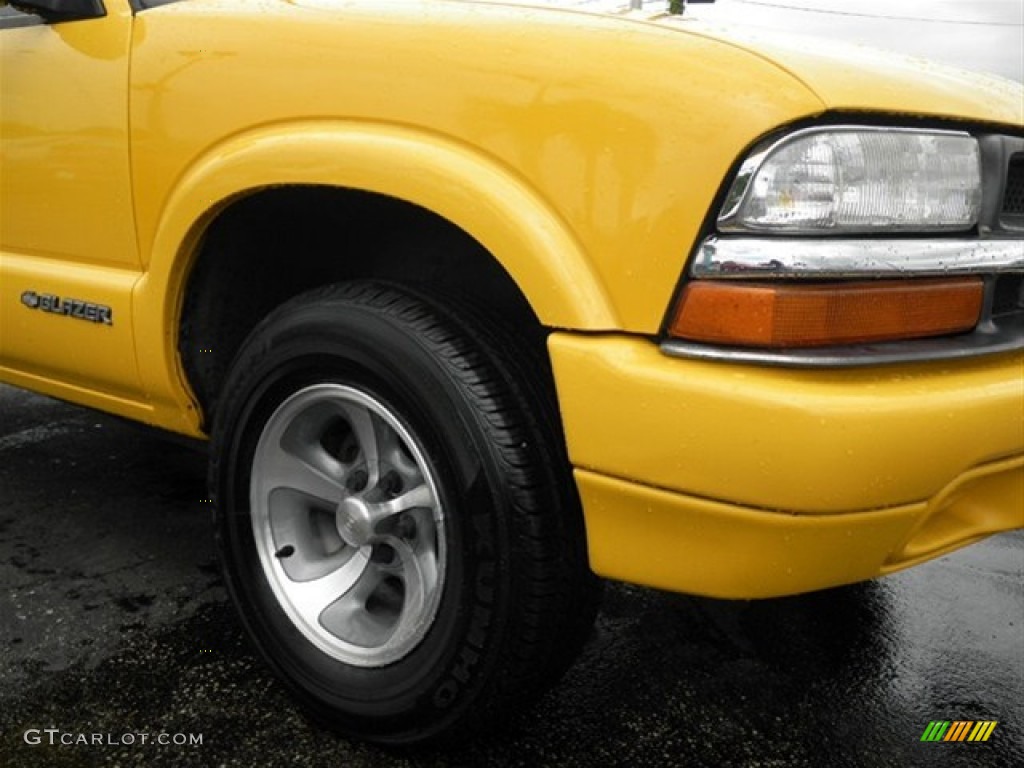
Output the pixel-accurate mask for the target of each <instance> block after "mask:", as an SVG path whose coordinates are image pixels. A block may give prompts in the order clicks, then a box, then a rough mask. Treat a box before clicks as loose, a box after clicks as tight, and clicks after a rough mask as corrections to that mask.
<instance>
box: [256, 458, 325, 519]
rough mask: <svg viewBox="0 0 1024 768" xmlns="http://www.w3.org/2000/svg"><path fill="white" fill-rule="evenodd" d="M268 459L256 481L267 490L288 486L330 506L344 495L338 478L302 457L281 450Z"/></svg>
mask: <svg viewBox="0 0 1024 768" xmlns="http://www.w3.org/2000/svg"><path fill="white" fill-rule="evenodd" d="M268 458H269V460H268V461H266V462H265V463H264V464H263V466H262V470H263V476H262V477H260V478H258V480H257V482H259V483H260V484H261V485H262V487H263V489H264V490H265V492H267V493H269V492H270V491H273V490H275V489H277V488H291V489H292V490H295V491H298V492H299V493H302V494H305V495H306V496H310V497H312V498H314V499H320V500H321V501H325V502H327V503H329V504H331V505H332V506H333V505H335V504H337V503H338V501H339V500H340V499H341V498H342V496H343V495H344V494H345V486H344V485H343V484H342V482H341V481H340V480H336V479H335V478H333V477H331V476H330V475H328V474H327V473H326V472H325V471H324V470H323V469H321V468H320V467H317V466H315V465H314V464H312V463H311V462H309V461H307V460H305V459H303V458H300V457H298V456H296V455H294V454H292V453H289V452H288V451H285V450H282V449H278V450H276V451H274V452H273V454H272V455H271V456H270V457H268Z"/></svg>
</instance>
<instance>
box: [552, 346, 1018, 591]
mask: <svg viewBox="0 0 1024 768" xmlns="http://www.w3.org/2000/svg"><path fill="white" fill-rule="evenodd" d="M549 348H550V350H551V356H552V360H553V362H554V367H555V378H556V380H557V382H558V391H559V397H560V404H561V409H562V415H563V420H564V421H563V423H564V426H565V430H566V438H567V441H568V444H569V450H570V459H571V460H572V463H573V465H574V466H575V467H576V468H577V471H576V477H577V484H578V485H579V487H580V492H581V495H582V497H583V500H584V509H585V510H586V515H587V534H588V543H589V551H590V556H591V562H592V565H593V567H594V568H595V570H596V571H597V572H598V573H601V574H603V575H605V576H609V577H613V578H618V579H623V580H626V581H631V582H637V583H642V584H647V585H650V586H656V587H663V588H669V589H676V590H682V591H686V592H693V593H700V594H706V595H712V596H718V597H755V596H759V597H766V596H770V595H781V594H787V593H791V592H800V591H806V590H809V589H819V588H822V587H826V586H834V585H837V584H845V583H850V582H854V581H859V580H863V579H867V578H872V577H875V576H879V575H883V574H885V573H888V572H891V571H893V570H897V569H898V568H901V567H906V566H908V565H912V564H914V563H916V562H920V561H921V560H924V559H927V558H930V557H935V556H937V555H939V554H942V553H944V552H947V551H949V550H951V549H954V548H956V547H958V546H963V545H965V544H968V543H970V542H972V541H975V540H977V539H978V538H979V537H981V536H984V535H988V534H991V533H995V532H998V531H1004V530H1010V529H1013V528H1020V527H1024V356H1022V355H1021V354H1019V353H1018V354H1009V355H1000V356H993V357H991V358H985V359H982V360H974V361H960V362H956V363H951V362H946V363H929V364H924V365H922V364H917V365H904V366H885V367H882V368H877V369H863V370H843V371H792V370H786V369H778V368H762V367H757V366H744V365H728V364H725V365H723V364H722V363H718V362H704V361H698V360H679V359H672V358H668V357H666V356H665V355H663V354H661V353H660V351H659V350H658V348H657V346H656V345H654V344H652V343H650V342H648V341H645V340H639V339H636V338H626V337H601V336H598V337H589V338H581V337H578V336H574V335H570V334H555V335H554V336H552V337H551V339H550V341H549ZM626 392H628V393H629V395H628V397H627V396H624V393H626Z"/></svg>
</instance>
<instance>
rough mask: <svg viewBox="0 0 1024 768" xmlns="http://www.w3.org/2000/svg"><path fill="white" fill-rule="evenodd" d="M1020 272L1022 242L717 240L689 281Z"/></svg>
mask: <svg viewBox="0 0 1024 768" xmlns="http://www.w3.org/2000/svg"><path fill="white" fill-rule="evenodd" d="M1015 271H1024V239H1016V238H1014V239H992V240H976V239H967V238H958V239H952V238H928V239H917V238H913V239H912V238H884V239H881V238H879V239H876V238H871V239H845V238H844V239H826V238H812V239H808V238H793V237H789V238H782V237H717V236H714V235H712V236H711V237H708V238H706V239H705V240H704V242H703V243H702V244H701V246H700V248H699V250H698V252H697V254H696V258H695V259H694V260H693V264H692V266H691V267H690V276H691V277H694V278H715V279H720V280H727V279H744V280H749V279H751V278H770V279H794V280H799V279H814V280H821V279H835V278H847V277H850V278H858V277H859V278H863V277H889V278H891V277H926V276H937V275H959V274H977V273H989V274H991V273H1000V272H1015Z"/></svg>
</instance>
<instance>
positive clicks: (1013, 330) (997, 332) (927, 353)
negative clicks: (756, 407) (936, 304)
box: [660, 315, 1024, 368]
mask: <svg viewBox="0 0 1024 768" xmlns="http://www.w3.org/2000/svg"><path fill="white" fill-rule="evenodd" d="M660 346H661V351H662V352H663V353H664V354H666V355H669V356H670V357H682V358H689V359H691V360H710V361H717V362H724V363H752V364H755V365H771V366H776V367H779V368H856V367H864V366H869V365H894V364H896V363H923V362H932V361H937V360H962V359H967V358H973V357H978V356H980V355H992V354H998V353H1000V352H1015V351H1019V350H1024V317H1022V316H1021V315H1016V316H1013V317H1011V318H1002V319H1001V320H1000V322H999V323H998V325H993V326H991V327H990V329H988V330H983V329H979V330H976V331H974V332H973V333H970V334H966V335H960V336H947V337H943V338H935V339H914V340H911V341H894V342H888V343H885V344H863V345H857V346H849V347H817V348H810V349H754V348H751V347H718V346H713V345H710V344H699V343H695V342H690V341H681V340H679V339H670V340H667V341H663V342H662V343H661V345H660Z"/></svg>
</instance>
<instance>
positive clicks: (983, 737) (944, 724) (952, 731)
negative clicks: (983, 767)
mask: <svg viewBox="0 0 1024 768" xmlns="http://www.w3.org/2000/svg"><path fill="white" fill-rule="evenodd" d="M997 725H999V722H998V721H996V720H978V721H974V720H953V721H949V720H932V721H931V722H930V723H928V727H927V728H925V729H924V733H922V734H921V741H988V740H989V737H990V736H991V735H992V732H993V731H994V730H995V729H996V726H997Z"/></svg>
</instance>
